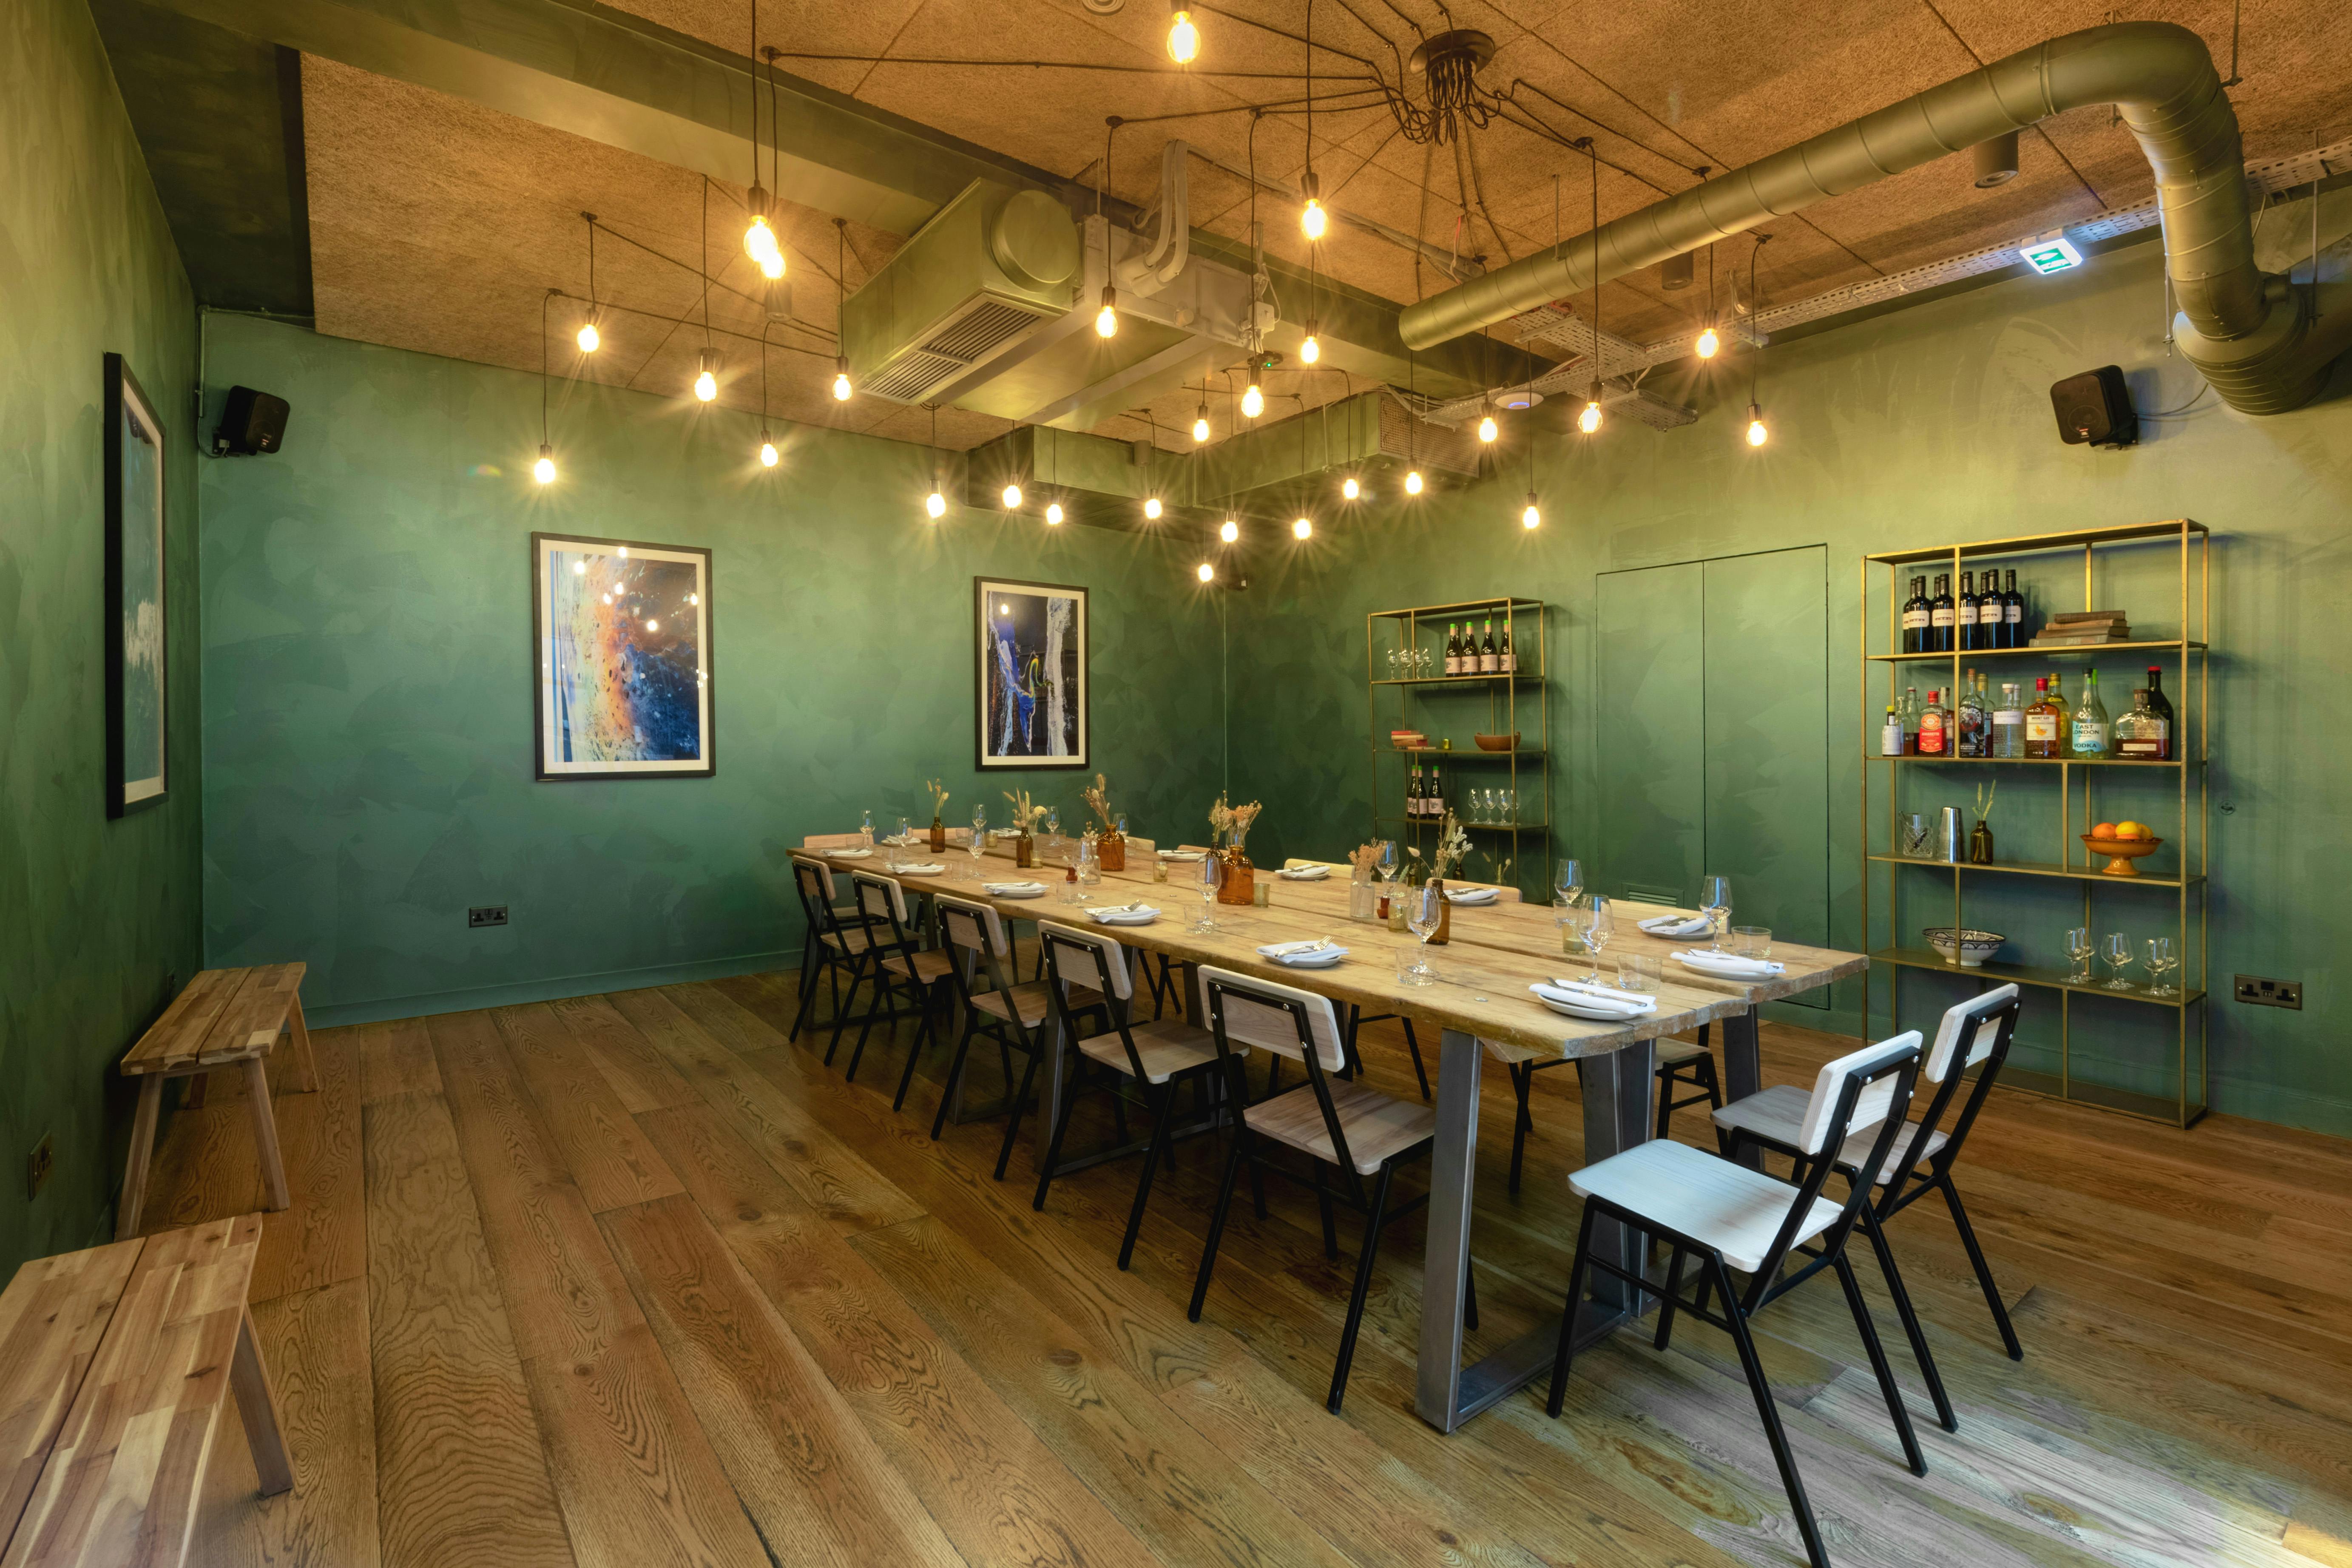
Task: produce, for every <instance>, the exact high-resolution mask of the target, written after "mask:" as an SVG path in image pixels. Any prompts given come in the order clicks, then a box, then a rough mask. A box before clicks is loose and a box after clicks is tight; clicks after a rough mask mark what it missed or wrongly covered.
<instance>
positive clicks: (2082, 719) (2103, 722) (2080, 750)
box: [2069, 669, 2112, 757]
mask: <svg viewBox="0 0 2352 1568" xmlns="http://www.w3.org/2000/svg"><path fill="white" fill-rule="evenodd" d="M2069 738H2070V739H2071V740H2072V741H2073V742H2074V754H2075V755H2076V756H2078V757H2105V756H2108V755H2111V754H2112V746H2111V744H2110V740H2109V727H2108V724H2107V705H2106V704H2105V703H2104V702H2102V701H2100V700H2099V672H2098V671H2097V670H2095V669H2094V670H2091V671H2089V672H2088V673H2087V674H2085V675H2084V677H2083V700H2082V701H2080V702H2078V703H2076V704H2075V705H2074V728H2073V729H2072V731H2070V732H2069Z"/></svg>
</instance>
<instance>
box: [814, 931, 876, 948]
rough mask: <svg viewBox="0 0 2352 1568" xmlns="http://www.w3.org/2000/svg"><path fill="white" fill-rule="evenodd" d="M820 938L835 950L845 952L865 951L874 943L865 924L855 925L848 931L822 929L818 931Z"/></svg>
mask: <svg viewBox="0 0 2352 1568" xmlns="http://www.w3.org/2000/svg"><path fill="white" fill-rule="evenodd" d="M818 940H819V941H820V942H824V945H825V946H827V947H829V948H831V949H832V950H833V951H834V952H838V953H845V954H846V953H856V952H865V951H866V949H867V948H868V947H870V946H871V945H873V943H872V941H871V939H869V938H868V937H867V936H866V928H864V927H863V926H854V927H851V928H850V929H849V930H847V931H822V932H819V933H818Z"/></svg>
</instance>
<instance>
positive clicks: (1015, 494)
mask: <svg viewBox="0 0 2352 1568" xmlns="http://www.w3.org/2000/svg"><path fill="white" fill-rule="evenodd" d="M1004 510H1007V511H1019V510H1021V487H1020V486H1019V485H1007V486H1005V487H1004Z"/></svg>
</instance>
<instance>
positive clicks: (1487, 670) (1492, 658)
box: [1478, 616, 1503, 675]
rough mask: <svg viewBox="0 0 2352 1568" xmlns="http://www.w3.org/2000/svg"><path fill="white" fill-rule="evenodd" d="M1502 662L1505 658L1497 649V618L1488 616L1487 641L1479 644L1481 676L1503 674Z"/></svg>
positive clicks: (1479, 671)
mask: <svg viewBox="0 0 2352 1568" xmlns="http://www.w3.org/2000/svg"><path fill="white" fill-rule="evenodd" d="M1502 662H1503V656H1502V654H1501V653H1500V652H1498V651H1497V650H1496V647H1495V617H1494V616H1487V617H1486V637H1485V639H1484V640H1483V641H1481V642H1480V643H1479V644H1478V673H1479V674H1481V675H1499V674H1501V673H1502V670H1501V668H1500V666H1501V664H1502Z"/></svg>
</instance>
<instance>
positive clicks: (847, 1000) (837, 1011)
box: [824, 952, 866, 1067]
mask: <svg viewBox="0 0 2352 1568" xmlns="http://www.w3.org/2000/svg"><path fill="white" fill-rule="evenodd" d="M865 980H866V954H865V953H862V952H861V953H859V954H858V955H857V960H856V963H854V964H852V965H851V966H850V971H849V994H848V995H847V996H846V997H844V996H843V995H842V994H841V980H840V975H839V973H837V972H836V973H835V977H834V995H833V1038H832V1039H830V1040H828V1041H827V1042H825V1047H824V1065H825V1066H827V1067H831V1066H832V1065H833V1053H834V1052H835V1051H837V1050H839V1049H841V1031H842V1030H843V1029H845V1028H846V1027H848V1026H849V1012H848V1009H849V1008H851V1007H854V1006H856V1005H857V988H858V986H859V985H861V984H864V983H865Z"/></svg>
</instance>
